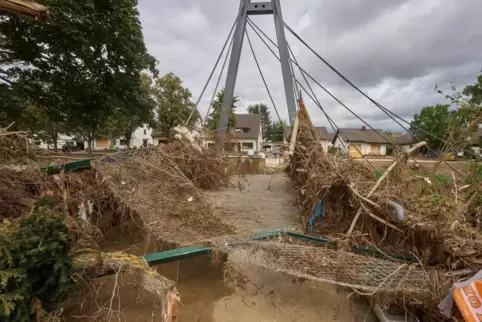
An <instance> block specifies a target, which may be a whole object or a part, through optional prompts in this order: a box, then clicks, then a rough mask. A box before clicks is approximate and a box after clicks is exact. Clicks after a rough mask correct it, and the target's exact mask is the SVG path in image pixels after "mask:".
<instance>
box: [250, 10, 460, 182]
mask: <svg viewBox="0 0 482 322" xmlns="http://www.w3.org/2000/svg"><path fill="white" fill-rule="evenodd" d="M248 23H249V24H250V27H251V28H253V26H254V27H256V29H257V30H256V29H255V28H253V30H254V31H255V33H256V34H257V35H258V37H259V38H260V39H261V41H263V43H264V44H265V45H266V47H268V49H269V50H270V51H271V53H272V54H273V55H274V56H275V57H276V59H278V60H280V59H279V57H278V56H277V55H276V53H275V52H274V51H273V49H272V48H271V47H270V46H269V45H268V43H267V42H266V41H265V40H264V39H263V37H261V35H260V33H261V34H263V35H264V36H265V37H266V38H267V39H268V40H269V41H270V42H271V43H272V44H273V45H274V46H275V47H278V46H277V45H276V44H275V43H274V42H273V41H272V40H271V38H269V36H268V35H266V34H265V33H264V32H263V31H262V30H261V29H260V28H259V27H258V26H257V25H256V24H255V23H254V22H253V21H252V20H250V19H249V18H248ZM258 30H259V32H260V33H258V32H257V31H258ZM293 62H294V63H295V65H297V66H298V68H300V70H302V71H303V73H304V74H306V75H307V76H308V77H309V78H310V79H312V80H313V81H314V82H315V83H316V84H317V85H318V86H320V87H321V88H322V89H323V90H324V91H325V92H326V93H327V94H329V95H330V96H331V97H332V98H333V99H335V100H336V101H337V102H338V103H339V104H340V105H341V106H343V107H344V108H345V109H347V110H348V111H349V112H350V113H351V114H352V115H354V116H355V117H356V118H357V119H359V120H360V121H361V122H363V123H364V124H365V125H366V126H368V127H369V128H370V129H371V130H373V131H374V132H375V133H376V134H377V135H378V136H380V137H381V138H382V139H383V140H385V141H386V142H387V143H389V144H390V145H392V146H393V147H394V148H395V149H396V150H398V151H399V148H398V147H397V146H396V145H395V144H394V143H393V142H391V141H390V140H388V139H387V138H386V137H384V136H383V135H381V134H380V133H379V132H378V131H376V130H375V129H374V128H373V127H372V126H371V125H370V124H368V123H367V122H366V121H365V120H363V119H362V118H361V117H360V116H358V114H356V113H355V112H353V111H352V110H351V109H350V108H349V107H348V106H346V105H345V104H344V103H343V102H341V101H340V100H339V99H338V98H337V97H336V96H334V95H333V94H332V93H331V92H330V91H328V90H327V89H326V88H325V87H323V86H322V85H321V84H320V83H319V82H318V81H316V79H314V78H313V77H312V76H311V75H310V74H309V73H308V72H307V71H306V70H304V69H303V68H301V66H300V65H299V64H297V62H296V61H293ZM298 84H299V85H300V87H302V88H303V90H304V91H305V92H306V93H307V94H308V96H309V97H310V98H311V99H312V100H313V102H314V103H315V104H316V105H317V106H318V107H319V108H320V109H321V106H320V105H318V103H317V101H316V100H315V99H314V98H313V97H312V96H311V95H310V94H309V93H308V91H307V90H306V89H305V88H304V87H303V86H302V85H301V83H299V82H298ZM340 133H341V131H340ZM357 151H358V152H360V151H359V150H358V149H357ZM409 157H410V158H411V159H412V160H413V161H414V162H415V163H416V164H417V165H419V166H420V167H421V168H423V169H425V170H428V171H429V172H433V173H435V172H434V171H433V169H432V170H430V169H427V168H425V167H424V166H423V165H422V164H421V163H420V162H418V161H417V160H415V159H414V158H413V157H411V156H409ZM455 171H456V170H455ZM456 172H457V173H458V174H459V175H460V173H459V172H458V171H456Z"/></svg>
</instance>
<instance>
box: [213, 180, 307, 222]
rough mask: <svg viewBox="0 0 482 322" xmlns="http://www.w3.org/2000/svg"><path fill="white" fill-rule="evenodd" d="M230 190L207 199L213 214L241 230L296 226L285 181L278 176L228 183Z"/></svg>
mask: <svg viewBox="0 0 482 322" xmlns="http://www.w3.org/2000/svg"><path fill="white" fill-rule="evenodd" d="M231 183H232V185H233V187H230V188H223V189H222V190H221V191H219V192H210V193H208V196H209V197H210V199H211V202H212V204H213V205H214V206H215V210H216V211H218V212H219V213H220V214H222V216H223V218H225V220H227V221H228V222H229V223H231V224H233V225H235V226H237V227H238V228H240V229H241V230H250V231H261V230H266V229H272V228H285V227H286V228H295V227H297V226H298V225H299V222H300V220H299V218H300V217H299V214H298V207H297V206H296V204H295V199H294V195H293V193H292V191H291V185H290V180H289V178H288V177H287V176H286V175H284V174H282V173H275V174H272V175H255V176H249V177H248V178H247V181H245V180H243V179H241V178H240V177H233V178H232V179H231Z"/></svg>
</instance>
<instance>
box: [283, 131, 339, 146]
mask: <svg viewBox="0 0 482 322" xmlns="http://www.w3.org/2000/svg"><path fill="white" fill-rule="evenodd" d="M283 130H284V133H283V134H284V135H283V143H284V144H285V145H287V144H288V142H289V141H290V140H291V127H290V126H288V125H287V126H284V127H283ZM315 131H316V135H318V139H319V140H320V146H321V147H322V148H323V151H325V152H327V151H328V144H329V142H330V140H331V134H330V133H328V129H327V128H326V127H325V126H315Z"/></svg>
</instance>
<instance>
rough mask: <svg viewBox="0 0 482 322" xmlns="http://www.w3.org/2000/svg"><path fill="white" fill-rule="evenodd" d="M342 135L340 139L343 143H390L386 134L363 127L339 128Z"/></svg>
mask: <svg viewBox="0 0 482 322" xmlns="http://www.w3.org/2000/svg"><path fill="white" fill-rule="evenodd" d="M340 132H341V133H342V134H343V135H342V136H341V137H342V138H343V141H349V142H363V143H388V142H390V139H389V137H388V136H387V134H386V133H385V132H384V131H383V130H380V129H376V130H372V129H366V128H365V127H362V128H358V129H354V128H340Z"/></svg>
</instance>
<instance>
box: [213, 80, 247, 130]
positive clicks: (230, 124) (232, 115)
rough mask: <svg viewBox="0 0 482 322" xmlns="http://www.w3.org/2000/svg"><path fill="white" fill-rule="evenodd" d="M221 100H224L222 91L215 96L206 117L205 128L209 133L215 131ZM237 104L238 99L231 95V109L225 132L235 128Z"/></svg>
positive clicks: (221, 104)
mask: <svg viewBox="0 0 482 322" xmlns="http://www.w3.org/2000/svg"><path fill="white" fill-rule="evenodd" d="M223 98H224V89H222V90H220V91H219V92H218V93H217V94H216V98H215V99H214V101H213V103H212V105H211V112H210V113H209V115H208V117H207V122H206V124H207V127H208V129H210V130H211V131H216V130H217V127H218V123H219V117H220V115H221V109H222V106H223ZM238 102H239V97H238V96H237V95H233V104H232V105H231V109H230V111H229V119H228V126H227V129H226V130H227V131H230V130H233V129H235V128H236V114H235V113H234V112H235V111H236V104H237V103H238Z"/></svg>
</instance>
